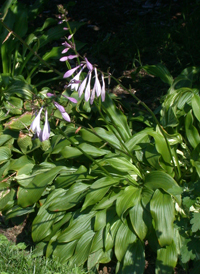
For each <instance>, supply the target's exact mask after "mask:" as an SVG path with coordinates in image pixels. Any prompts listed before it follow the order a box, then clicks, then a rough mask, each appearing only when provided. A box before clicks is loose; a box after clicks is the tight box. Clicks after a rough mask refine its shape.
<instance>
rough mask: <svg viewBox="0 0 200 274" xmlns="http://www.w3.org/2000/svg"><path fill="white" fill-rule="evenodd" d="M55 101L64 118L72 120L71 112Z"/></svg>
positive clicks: (68, 120)
mask: <svg viewBox="0 0 200 274" xmlns="http://www.w3.org/2000/svg"><path fill="white" fill-rule="evenodd" d="M53 103H54V105H55V107H57V109H58V110H59V111H60V113H61V115H62V117H63V119H65V120H66V121H67V122H71V119H70V117H69V114H68V113H67V112H66V111H65V108H64V107H63V106H61V105H60V104H58V103H57V102H55V101H53Z"/></svg>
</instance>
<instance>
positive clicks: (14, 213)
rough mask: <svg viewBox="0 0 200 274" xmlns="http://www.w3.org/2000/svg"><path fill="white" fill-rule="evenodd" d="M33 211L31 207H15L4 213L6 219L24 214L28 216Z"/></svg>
mask: <svg viewBox="0 0 200 274" xmlns="http://www.w3.org/2000/svg"><path fill="white" fill-rule="evenodd" d="M34 211H35V210H34V208H33V207H26V208H22V207H20V206H18V205H16V206H14V207H13V208H12V209H10V210H9V211H8V212H7V213H6V219H10V218H14V217H18V216H22V215H26V214H29V213H31V212H34Z"/></svg>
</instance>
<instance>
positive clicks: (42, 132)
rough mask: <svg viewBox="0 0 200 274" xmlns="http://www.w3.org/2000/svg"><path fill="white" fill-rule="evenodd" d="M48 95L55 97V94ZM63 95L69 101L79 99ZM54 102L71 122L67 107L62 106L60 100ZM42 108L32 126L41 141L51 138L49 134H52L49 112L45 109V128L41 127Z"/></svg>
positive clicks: (64, 117)
mask: <svg viewBox="0 0 200 274" xmlns="http://www.w3.org/2000/svg"><path fill="white" fill-rule="evenodd" d="M47 96H48V97H54V94H52V93H47ZM63 96H64V97H66V98H67V99H68V100H69V101H71V102H73V103H77V100H76V99H75V98H72V97H68V96H66V95H63ZM53 104H54V106H55V107H56V108H57V109H58V110H59V111H60V113H61V115H62V117H63V119H65V120H66V121H67V122H71V119H70V116H69V114H68V113H67V112H66V111H65V108H64V107H63V106H61V105H60V104H58V102H56V101H54V100H53ZM42 110H43V107H41V108H40V110H39V112H38V114H36V117H35V119H34V120H33V122H32V124H31V126H30V130H31V131H32V132H33V133H34V137H35V138H39V140H40V141H41V142H43V141H45V140H47V139H49V136H50V125H49V122H48V112H47V110H45V122H44V127H43V129H41V127H40V120H41V113H42Z"/></svg>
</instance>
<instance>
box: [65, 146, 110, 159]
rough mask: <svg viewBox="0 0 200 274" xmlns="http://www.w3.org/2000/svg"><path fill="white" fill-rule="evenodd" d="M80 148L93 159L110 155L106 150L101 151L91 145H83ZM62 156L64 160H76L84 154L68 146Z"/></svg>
mask: <svg viewBox="0 0 200 274" xmlns="http://www.w3.org/2000/svg"><path fill="white" fill-rule="evenodd" d="M78 147H80V148H81V149H82V150H83V151H84V152H85V153H87V154H89V155H90V156H92V157H100V156H103V155H105V154H107V153H108V151H107V150H105V149H100V148H98V147H95V146H92V145H90V144H86V143H82V144H80V145H79V146H78ZM61 154H62V156H63V157H64V158H66V159H68V158H74V157H78V156H80V155H82V152H81V151H80V150H79V149H78V148H75V147H70V146H66V147H65V148H64V149H63V150H62V151H61Z"/></svg>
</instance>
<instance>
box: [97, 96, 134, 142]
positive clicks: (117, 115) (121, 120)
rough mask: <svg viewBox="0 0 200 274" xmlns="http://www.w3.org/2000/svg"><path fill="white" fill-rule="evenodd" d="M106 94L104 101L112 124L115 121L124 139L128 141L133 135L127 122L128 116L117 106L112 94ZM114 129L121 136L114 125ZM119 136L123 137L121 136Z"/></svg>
mask: <svg viewBox="0 0 200 274" xmlns="http://www.w3.org/2000/svg"><path fill="white" fill-rule="evenodd" d="M106 95H107V96H106V100H105V101H104V102H103V103H102V105H103V106H104V110H105V111H106V113H107V114H108V116H109V119H111V124H113V123H114V125H115V127H117V128H118V129H119V131H120V133H121V135H122V137H123V139H124V140H125V141H126V140H128V139H129V138H130V137H131V131H130V128H129V126H128V123H127V118H126V116H125V115H124V114H123V113H122V112H121V111H120V110H119V109H117V108H116V106H115V104H113V101H112V100H111V98H110V96H108V94H106ZM112 129H113V130H114V131H115V132H116V134H117V136H119V133H118V131H116V130H115V128H114V127H113V128H112ZM119 138H121V137H120V136H119Z"/></svg>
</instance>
